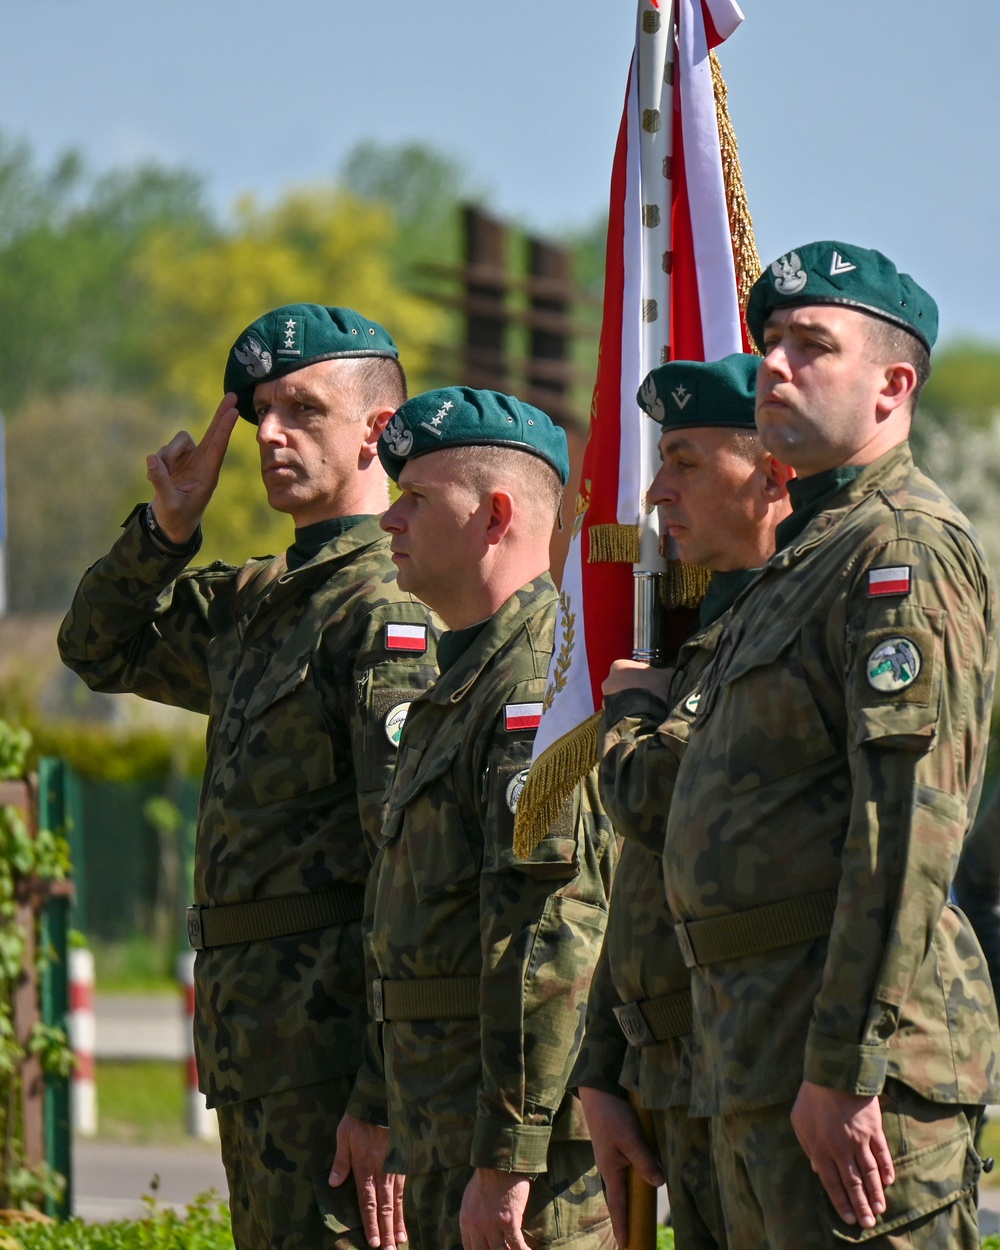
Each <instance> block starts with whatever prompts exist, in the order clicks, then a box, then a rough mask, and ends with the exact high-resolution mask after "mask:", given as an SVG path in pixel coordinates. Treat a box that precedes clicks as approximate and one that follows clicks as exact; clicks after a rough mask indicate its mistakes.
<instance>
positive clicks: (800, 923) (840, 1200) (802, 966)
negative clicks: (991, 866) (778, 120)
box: [664, 241, 1000, 1250]
mask: <svg viewBox="0 0 1000 1250" xmlns="http://www.w3.org/2000/svg"><path fill="white" fill-rule="evenodd" d="M747 324H748V326H749V328H750V331H751V333H752V334H753V336H754V339H755V340H756V342H757V344H758V346H759V347H760V348H761V351H762V352H763V361H762V364H761V366H760V370H759V374H758V379H757V426H758V428H759V430H760V434H761V438H762V440H763V442H764V445H765V447H767V448H768V450H769V451H771V452H772V453H773V454H774V455H776V456H778V457H779V458H780V459H782V460H785V461H787V462H788V463H789V464H791V465H792V466H793V467H794V469H795V470H796V473H797V474H798V476H797V477H796V478H795V479H794V480H793V481H792V482H791V483H790V493H791V499H792V506H793V511H792V514H791V516H790V517H789V518H788V519H787V520H785V521H784V522H782V523H781V525H779V526H778V529H777V536H776V537H777V552H776V554H775V555H774V556H773V557H772V558H771V560H770V561H769V562H768V563H767V564H766V565H765V566H764V568H763V569H762V570H761V572H760V573H759V574H758V575H757V577H756V579H755V580H754V581H753V582H752V583H751V585H750V586H749V587H748V588H747V589H746V590H745V591H744V592H743V594H742V595H741V596H740V598H739V600H738V601H737V603H736V604H735V606H734V608H733V611H732V613H731V615H730V618H729V620H728V622H727V624H726V626H725V628H724V630H723V633H722V636H721V638H720V639H719V641H718V644H717V646H716V649H715V654H714V657H713V659H712V662H711V663H710V665H709V666H708V669H707V671H706V673H705V674H704V676H703V678H702V681H701V684H700V698H699V700H698V705H697V708H696V710H695V714H694V720H693V725H692V729H691V732H690V734H689V736H688V741H687V744H686V747H685V750H684V755H683V758H682V760H681V763H680V767H679V770H678V773H677V779H676V785H675V787H674V793H673V801H672V803H671V806H670V812H669V817H668V824H667V831H666V842H665V851H664V875H665V880H666V887H667V900H668V903H669V906H670V909H671V911H672V912H673V914H674V916H675V917H676V918H677V920H678V924H677V927H676V933H677V936H678V939H679V941H680V944H681V949H682V951H683V952H684V956H685V961H686V963H687V964H688V966H689V967H690V968H691V970H692V971H691V994H692V1008H693V1023H694V1030H693V1042H692V1048H691V1109H692V1111H693V1112H694V1113H695V1114H698V1115H705V1116H711V1117H712V1125H711V1133H712V1149H713V1154H714V1158H715V1162H716V1168H717V1172H718V1177H719V1184H720V1193H721V1198H722V1204H723V1209H724V1214H725V1219H726V1228H727V1232H728V1234H729V1237H730V1240H731V1241H732V1242H733V1243H734V1244H738V1245H740V1246H746V1247H755V1248H760V1250H763V1248H764V1247H767V1248H768V1250H800V1247H802V1246H809V1247H830V1248H831V1250H832V1247H834V1246H837V1245H840V1244H843V1242H844V1241H845V1240H846V1241H863V1242H864V1243H865V1244H866V1245H870V1246H879V1247H896V1246H903V1245H907V1246H921V1247H935V1248H937V1247H940V1248H941V1250H943V1248H944V1247H949V1248H953V1247H963V1248H967V1250H973V1248H974V1247H978V1246H979V1244H980V1238H979V1231H978V1227H977V1214H976V1190H977V1182H978V1179H979V1174H980V1170H981V1160H980V1158H979V1156H978V1154H977V1153H976V1150H975V1148H974V1145H973V1138H974V1134H975V1129H976V1125H977V1122H978V1120H979V1118H980V1115H981V1111H982V1106H983V1104H985V1103H992V1102H996V1101H997V1098H998V1096H1000V1066H998V1063H1000V1035H998V1027H997V1013H996V1005H995V1003H994V999H993V992H992V989H991V986H990V978H989V972H988V969H987V967H986V963H985V960H984V958H983V955H982V951H981V950H980V948H979V945H978V943H977V942H976V939H975V936H974V934H973V932H972V930H971V928H970V926H969V924H968V921H967V920H966V919H965V917H964V916H963V915H962V914H961V913H960V912H959V911H957V910H956V909H955V908H953V907H952V906H951V905H950V903H949V891H950V887H951V882H952V877H953V874H954V871H955V864H956V863H957V861H958V857H959V852H960V850H961V847H962V843H963V840H964V839H965V836H966V833H967V831H968V829H969V826H970V824H971V822H972V819H973V817H974V815H975V811H976V806H977V804H978V801H979V794H980V788H981V785H982V776H983V764H984V759H985V753H986V746H987V735H988V728H989V719H990V711H991V707H992V698H993V686H994V678H995V669H996V643H995V630H996V619H995V593H994V586H993V583H992V580H991V578H990V574H989V571H988V569H987V565H986V561H985V558H984V556H983V552H982V549H981V547H980V544H979V541H978V539H977V538H976V536H975V534H974V533H973V531H972V529H971V526H970V525H969V522H968V521H967V520H966V518H965V517H964V516H962V514H961V513H960V512H959V511H958V509H957V508H956V507H955V506H954V504H952V503H951V501H950V500H949V499H948V498H947V497H946V496H945V495H944V494H943V492H942V491H941V490H940V489H939V488H938V487H937V486H936V485H935V484H934V483H933V482H932V481H931V480H930V479H929V478H927V477H926V476H925V475H924V474H923V473H921V472H920V471H919V470H918V469H916V468H915V467H914V465H913V461H912V458H911V455H910V451H909V447H908V443H907V436H908V433H909V428H910V422H911V419H912V416H913V412H914V408H915V405H916V402H917V398H918V395H919V392H920V388H921V385H922V384H923V382H924V380H925V379H926V377H927V375H928V372H929V352H930V348H931V346H932V345H933V342H934V339H935V335H936V329H937V310H936V306H935V304H934V301H933V300H932V299H931V298H930V296H929V295H928V294H927V293H926V292H925V291H924V290H922V288H921V287H920V286H919V285H918V284H917V283H916V282H914V281H913V279H912V278H910V277H909V276H908V275H906V274H902V273H899V272H898V271H897V270H896V267H895V266H894V265H893V264H892V262H891V261H889V260H888V259H887V258H886V257H885V256H883V255H881V254H880V253H878V252H873V251H869V250H866V249H864V248H860V247H855V246H853V245H851V244H846V243H840V242H835V241H823V242H819V243H811V244H808V245H807V246H804V247H800V248H797V249H795V250H794V251H791V252H788V253H787V254H786V255H785V256H782V257H781V258H780V259H779V260H777V261H775V262H774V263H773V264H772V265H770V266H769V267H768V268H767V269H766V270H765V271H764V273H763V274H762V275H761V277H760V278H759V280H758V281H757V283H756V284H755V286H754V287H753V290H752V292H751V295H750V300H749V304H748V308H747Z"/></svg>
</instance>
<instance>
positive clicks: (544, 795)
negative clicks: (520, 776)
mask: <svg viewBox="0 0 1000 1250" xmlns="http://www.w3.org/2000/svg"><path fill="white" fill-rule="evenodd" d="M600 722H601V713H600V712H595V713H594V714H593V716H591V717H589V718H588V719H587V720H585V721H584V722H583V724H582V725H577V726H576V728H575V729H571V730H570V731H569V733H566V734H563V736H562V737H561V738H558V739H557V740H556V741H555V742H553V743H552V745H551V746H549V747H546V748H545V750H544V751H543V752H542V753H541V755H540V756H539V757H538V759H537V760H535V762H534V763H533V764H532V765H531V768H530V769H529V771H528V779H527V781H526V782H525V783H524V789H523V790H522V791H521V794H520V797H519V798H518V800H517V807H516V809H515V811H514V854H515V855H517V856H518V857H519V858H521V859H525V858H527V856H529V855H531V854H532V852H533V851H534V849H535V847H536V846H537V845H538V844H539V842H541V840H542V839H543V838H544V837H545V835H546V834H547V833H548V831H549V830H550V829H551V828H552V826H553V824H555V821H556V817H557V816H558V815H559V813H560V812H561V811H562V809H563V805H564V804H565V803H566V800H567V799H568V798H569V797H570V795H572V793H573V791H574V790H575V789H576V787H577V786H578V785H579V783H580V782H581V781H582V780H583V779H584V777H586V775H587V774H588V773H589V772H590V770H591V769H592V768H593V767H594V766H595V765H596V764H597V762H598V760H599V759H600V758H601V755H600V745H601V744H600V741H599V739H598V733H597V729H598V726H599V725H600Z"/></svg>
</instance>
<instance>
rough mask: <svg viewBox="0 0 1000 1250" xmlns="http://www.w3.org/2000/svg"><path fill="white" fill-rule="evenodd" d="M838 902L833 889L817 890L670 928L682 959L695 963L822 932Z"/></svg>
mask: <svg viewBox="0 0 1000 1250" xmlns="http://www.w3.org/2000/svg"><path fill="white" fill-rule="evenodd" d="M836 907H837V891H836V890H821V891H820V892H819V893H818V894H803V895H801V896H800V897H798V898H786V899H782V900H781V902H779V903H767V904H765V905H764V906H763V907H748V908H746V910H744V911H734V912H730V913H729V914H728V915H726V916H710V917H709V918H708V919H706V920H682V921H680V923H678V924H676V925H674V932H675V933H676V934H677V941H678V942H679V943H680V947H681V953H682V954H683V956H684V962H685V963H686V964H687V966H688V967H689V968H697V967H700V966H703V965H705V964H718V963H722V962H724V961H725V960H727V959H744V958H746V956H748V955H760V954H763V953H764V952H765V951H773V950H778V949H780V948H781V947H782V946H794V945H796V944H797V943H798V942H810V941H812V940H814V939H815V938H821V937H825V936H826V935H827V934H828V933H829V932H830V927H831V925H832V924H833V913H834V911H835V910H836Z"/></svg>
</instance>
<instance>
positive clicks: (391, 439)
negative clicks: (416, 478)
mask: <svg viewBox="0 0 1000 1250" xmlns="http://www.w3.org/2000/svg"><path fill="white" fill-rule="evenodd" d="M382 437H383V438H384V439H385V443H386V446H387V447H388V448H389V450H390V451H391V452H392V454H393V455H394V456H399V458H400V459H401V460H404V459H405V458H406V457H407V456H408V455H409V454H410V452H411V451H412V450H413V432H412V431H411V430H408V429H407V428H406V422H405V421H404V420H403V418H402V417H401V416H400V415H399V413H398V412H397V413H396V415H395V416H394V417H393V418H392V420H391V421H390V422H389V424H388V425H387V426H386V427H385V429H384V430H383V431H382Z"/></svg>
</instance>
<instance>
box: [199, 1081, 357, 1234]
mask: <svg viewBox="0 0 1000 1250" xmlns="http://www.w3.org/2000/svg"><path fill="white" fill-rule="evenodd" d="M352 1085H353V1081H352V1079H351V1078H349V1077H342V1078H340V1079H338V1080H333V1081H322V1082H320V1083H319V1084H317V1085H304V1086H301V1087H300V1088H299V1089H289V1090H286V1091H284V1093H281V1094H268V1095H266V1096H265V1097H263V1098H249V1099H247V1100H246V1101H245V1102H235V1103H226V1104H224V1105H222V1106H220V1107H219V1108H218V1113H219V1132H220V1135H221V1137H222V1161H223V1163H224V1164H225V1166H226V1177H227V1179H228V1181H229V1206H230V1212H231V1216H232V1223H233V1240H234V1242H235V1243H236V1250H359V1248H361V1247H364V1246H366V1245H367V1244H368V1243H367V1242H366V1241H365V1238H364V1235H363V1234H362V1232H361V1213H360V1211H359V1209H358V1203H357V1196H356V1193H355V1190H354V1182H353V1180H352V1179H348V1180H347V1181H345V1182H344V1184H343V1185H341V1186H340V1187H339V1188H338V1189H331V1188H330V1186H329V1185H328V1184H327V1179H328V1177H329V1175H330V1167H331V1166H332V1164H333V1156H334V1155H335V1154H336V1148H337V1142H336V1136H337V1125H338V1124H339V1123H340V1117H341V1115H342V1114H343V1110H344V1107H345V1105H346V1103H347V1098H348V1095H349V1094H350V1092H351V1086H352Z"/></svg>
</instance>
